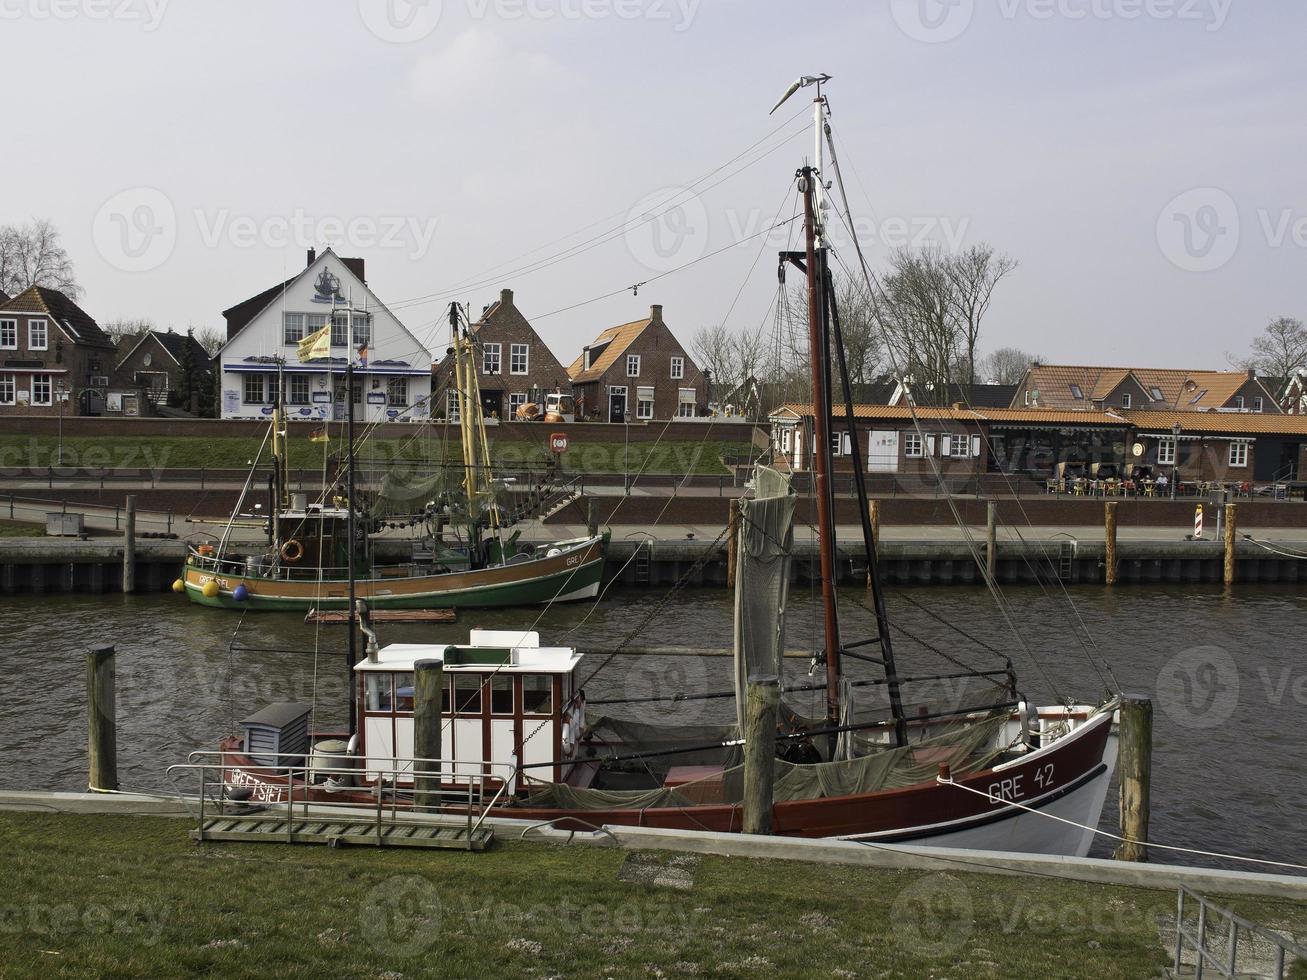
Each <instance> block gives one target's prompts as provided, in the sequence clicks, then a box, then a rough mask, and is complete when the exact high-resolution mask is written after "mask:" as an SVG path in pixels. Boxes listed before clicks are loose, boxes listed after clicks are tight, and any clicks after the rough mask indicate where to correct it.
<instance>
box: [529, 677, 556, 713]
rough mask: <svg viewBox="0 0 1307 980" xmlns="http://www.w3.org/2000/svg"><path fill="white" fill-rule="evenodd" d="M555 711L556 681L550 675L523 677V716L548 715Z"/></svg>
mask: <svg viewBox="0 0 1307 980" xmlns="http://www.w3.org/2000/svg"><path fill="white" fill-rule="evenodd" d="M553 710H554V679H553V677H551V676H550V675H548V674H524V675H522V714H524V715H548V714H553Z"/></svg>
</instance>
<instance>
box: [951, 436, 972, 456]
mask: <svg viewBox="0 0 1307 980" xmlns="http://www.w3.org/2000/svg"><path fill="white" fill-rule="evenodd" d="M951 439H952V441H951V442H950V443H949V456H950V457H951V458H952V459H970V458H971V437H970V436H967V435H961V436H958V435H955V436H952V437H951ZM959 450H960V451H959Z"/></svg>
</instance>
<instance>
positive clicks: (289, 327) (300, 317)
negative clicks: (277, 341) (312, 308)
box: [281, 313, 308, 347]
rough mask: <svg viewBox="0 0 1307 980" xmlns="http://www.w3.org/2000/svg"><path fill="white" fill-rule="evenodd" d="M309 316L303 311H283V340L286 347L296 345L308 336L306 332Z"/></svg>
mask: <svg viewBox="0 0 1307 980" xmlns="http://www.w3.org/2000/svg"><path fill="white" fill-rule="evenodd" d="M307 321H308V318H307V317H306V316H305V315H304V314H303V313H283V314H282V315H281V342H282V344H284V345H285V346H286V347H294V346H295V345H296V344H298V343H299V342H300V341H301V340H303V339H304V338H305V337H307V336H308V334H306V333H305V332H304V328H305V326H306V324H307Z"/></svg>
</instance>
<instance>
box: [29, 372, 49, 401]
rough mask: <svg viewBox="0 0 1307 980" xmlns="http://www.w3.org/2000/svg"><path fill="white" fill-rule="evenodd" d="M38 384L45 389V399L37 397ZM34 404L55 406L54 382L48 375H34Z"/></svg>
mask: <svg viewBox="0 0 1307 980" xmlns="http://www.w3.org/2000/svg"><path fill="white" fill-rule="evenodd" d="M37 382H40V383H41V386H42V387H43V388H45V397H44V398H38V397H37V395H36V385H37ZM32 404H33V405H53V404H54V380H53V379H52V378H51V377H50V375H48V374H34V375H32Z"/></svg>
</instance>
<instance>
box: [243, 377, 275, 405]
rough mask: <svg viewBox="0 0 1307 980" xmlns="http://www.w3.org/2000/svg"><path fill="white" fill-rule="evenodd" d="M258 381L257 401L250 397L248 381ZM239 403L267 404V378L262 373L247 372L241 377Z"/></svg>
mask: <svg viewBox="0 0 1307 980" xmlns="http://www.w3.org/2000/svg"><path fill="white" fill-rule="evenodd" d="M252 381H258V383H259V398H258V401H253V400H251V399H250V382H252ZM241 404H242V405H266V404H268V379H267V378H266V377H264V376H263V375H262V374H247V375H245V377H243V378H241Z"/></svg>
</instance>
